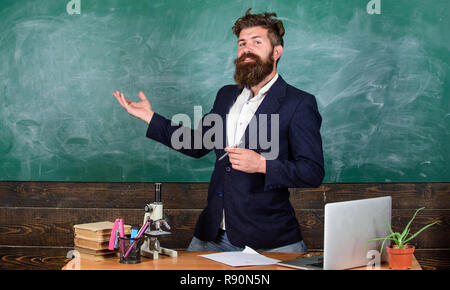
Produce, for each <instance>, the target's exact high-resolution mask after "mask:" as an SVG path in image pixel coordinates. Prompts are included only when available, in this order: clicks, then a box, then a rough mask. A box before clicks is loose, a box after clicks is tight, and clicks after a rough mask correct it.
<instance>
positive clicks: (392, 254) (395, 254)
mask: <svg viewBox="0 0 450 290" xmlns="http://www.w3.org/2000/svg"><path fill="white" fill-rule="evenodd" d="M414 249H415V247H414V246H412V245H407V246H406V247H405V248H404V249H399V248H398V246H397V245H394V246H389V247H387V252H388V255H389V268H391V269H393V270H408V269H409V268H411V264H412V257H413V253H414Z"/></svg>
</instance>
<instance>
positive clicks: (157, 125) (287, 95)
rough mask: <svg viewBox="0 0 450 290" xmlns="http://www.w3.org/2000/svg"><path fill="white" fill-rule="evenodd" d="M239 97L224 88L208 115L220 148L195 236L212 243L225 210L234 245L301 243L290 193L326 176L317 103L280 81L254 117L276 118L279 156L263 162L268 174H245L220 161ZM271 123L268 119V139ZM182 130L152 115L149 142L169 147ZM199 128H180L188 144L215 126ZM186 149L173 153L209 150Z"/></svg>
mask: <svg viewBox="0 0 450 290" xmlns="http://www.w3.org/2000/svg"><path fill="white" fill-rule="evenodd" d="M241 92H242V89H239V88H238V87H237V86H236V85H228V86H224V87H222V88H221V89H220V90H219V92H218V93H217V97H216V100H215V102H214V105H213V108H212V110H211V111H210V114H211V113H214V114H218V115H220V116H221V117H222V120H223V138H222V139H223V144H220V145H222V146H216V148H214V150H215V154H216V162H215V165H214V171H213V173H212V176H211V180H210V183H209V188H208V203H207V206H206V208H205V209H204V210H203V211H202V213H201V215H200V217H199V219H198V221H197V224H196V227H195V232H194V236H195V237H197V238H198V239H200V240H203V241H211V240H215V238H216V236H217V234H218V232H219V227H220V223H221V221H222V210H225V224H226V231H227V236H228V238H229V240H230V242H231V243H232V244H233V245H235V246H238V247H244V246H246V245H247V246H249V247H251V248H254V249H270V248H275V247H281V246H285V245H288V244H292V243H295V242H298V241H301V240H302V234H301V231H300V227H299V224H298V221H297V219H296V217H295V211H294V209H293V208H292V205H291V203H290V202H289V191H288V188H290V187H317V186H319V185H320V184H321V183H322V180H323V177H324V174H325V172H324V161H323V152H322V139H321V136H320V126H321V123H322V118H321V116H320V114H319V111H318V108H317V103H316V99H315V97H314V96H313V95H311V94H309V93H306V92H304V91H302V90H299V89H296V88H295V87H293V86H291V85H289V84H287V83H286V82H285V81H284V80H283V79H282V78H281V76H279V77H278V79H277V81H276V82H275V83H274V84H273V85H272V87H271V88H270V89H269V91H268V93H267V95H266V96H265V98H264V100H263V101H262V103H261V105H260V106H259V107H258V109H257V111H256V113H255V117H257V116H259V115H261V114H267V115H269V116H270V114H279V154H278V157H277V158H276V159H273V160H267V161H266V174H262V173H252V174H249V173H245V172H242V171H238V170H235V169H233V168H232V167H231V163H230V161H229V159H228V157H226V158H224V159H222V160H218V158H220V156H222V155H223V154H224V153H225V151H224V149H223V148H225V147H226V146H225V144H224V143H226V121H225V120H226V115H227V114H228V112H229V110H230V108H231V106H232V105H233V103H234V101H235V100H236V98H237V97H238V96H239V94H240V93H241ZM205 116H206V115H205ZM256 120H257V121H258V120H259V119H258V118H256ZM270 120H271V118H270V117H269V118H268V123H269V126H267V128H269V129H268V130H267V131H268V132H267V136H268V137H267V139H266V140H271V139H269V138H271V136H270ZM181 126H182V125H181V124H174V123H172V122H171V121H170V120H168V119H166V118H164V117H163V116H161V115H159V114H157V113H155V114H154V115H153V118H152V120H151V122H150V125H149V127H148V130H147V137H149V138H151V139H153V140H156V141H158V142H161V143H163V144H165V145H166V146H169V147H171V148H173V146H172V145H171V136H172V134H173V132H174V131H175V130H177V129H179V128H180V127H181ZM199 126H202V128H201V130H199V129H200V128H197V130H190V129H188V128H184V129H182V130H187V131H186V132H189V133H190V134H192V135H191V136H192V137H191V141H192V143H193V140H194V134H196V132H197V133H198V132H199V131H201V134H205V132H206V131H207V130H208V129H210V128H212V126H214V122H212V123H211V124H210V125H209V126H206V125H205V124H203V120H202V121H201V122H200V124H199ZM245 136H246V138H245V141H246V142H245V148H250V147H249V138H248V137H249V128H248V127H247V130H246V132H245ZM258 140H259V138H258ZM250 144H252V143H250ZM253 144H254V143H253ZM261 147H262V148H264V146H260V144H259V141H258V142H257V148H256V149H255V148H250V149H252V150H254V151H256V152H258V153H263V152H265V151H269V150H267V149H266V150H263V149H262V148H261ZM190 148H194V146H193V145H192V146H191V147H190ZM190 148H181V149H177V150H178V151H180V152H181V153H184V154H187V155H189V156H192V157H195V158H200V157H202V156H204V155H205V154H207V153H208V152H209V151H211V150H210V149H207V148H204V147H203V148H200V149H190ZM197 148H198V146H197Z"/></svg>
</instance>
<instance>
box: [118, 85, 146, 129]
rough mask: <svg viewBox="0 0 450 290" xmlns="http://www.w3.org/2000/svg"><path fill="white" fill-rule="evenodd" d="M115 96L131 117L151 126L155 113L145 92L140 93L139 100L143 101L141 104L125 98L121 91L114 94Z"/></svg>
mask: <svg viewBox="0 0 450 290" xmlns="http://www.w3.org/2000/svg"><path fill="white" fill-rule="evenodd" d="M113 96H114V97H115V98H116V99H117V101H119V103H120V105H121V106H122V107H124V108H125V109H126V110H127V112H128V113H129V114H130V115H133V116H135V117H136V118H139V119H141V120H144V121H145V122H146V123H147V124H150V121H151V120H152V117H153V114H154V112H153V110H152V106H151V105H150V102H149V101H148V100H147V98H146V97H145V95H144V93H143V92H139V98H140V99H141V101H140V102H132V101H130V100H128V99H127V98H125V96H124V94H123V93H121V92H119V91H116V92H114V93H113Z"/></svg>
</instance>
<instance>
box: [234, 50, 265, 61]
mask: <svg viewBox="0 0 450 290" xmlns="http://www.w3.org/2000/svg"><path fill="white" fill-rule="evenodd" d="M246 58H250V59H253V60H254V61H260V60H261V58H260V57H259V56H257V55H256V54H253V53H251V52H249V53H245V54H243V55H241V56H240V57H238V58H237V59H236V60H235V64H236V63H241V62H243V61H244V60H245V59H246Z"/></svg>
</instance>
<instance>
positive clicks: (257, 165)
mask: <svg viewBox="0 0 450 290" xmlns="http://www.w3.org/2000/svg"><path fill="white" fill-rule="evenodd" d="M225 151H226V152H228V158H229V159H230V162H231V165H232V167H233V169H236V170H239V171H243V172H246V173H266V158H264V157H263V156H262V155H260V154H258V153H256V152H255V151H253V150H249V149H244V148H232V147H227V148H225Z"/></svg>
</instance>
